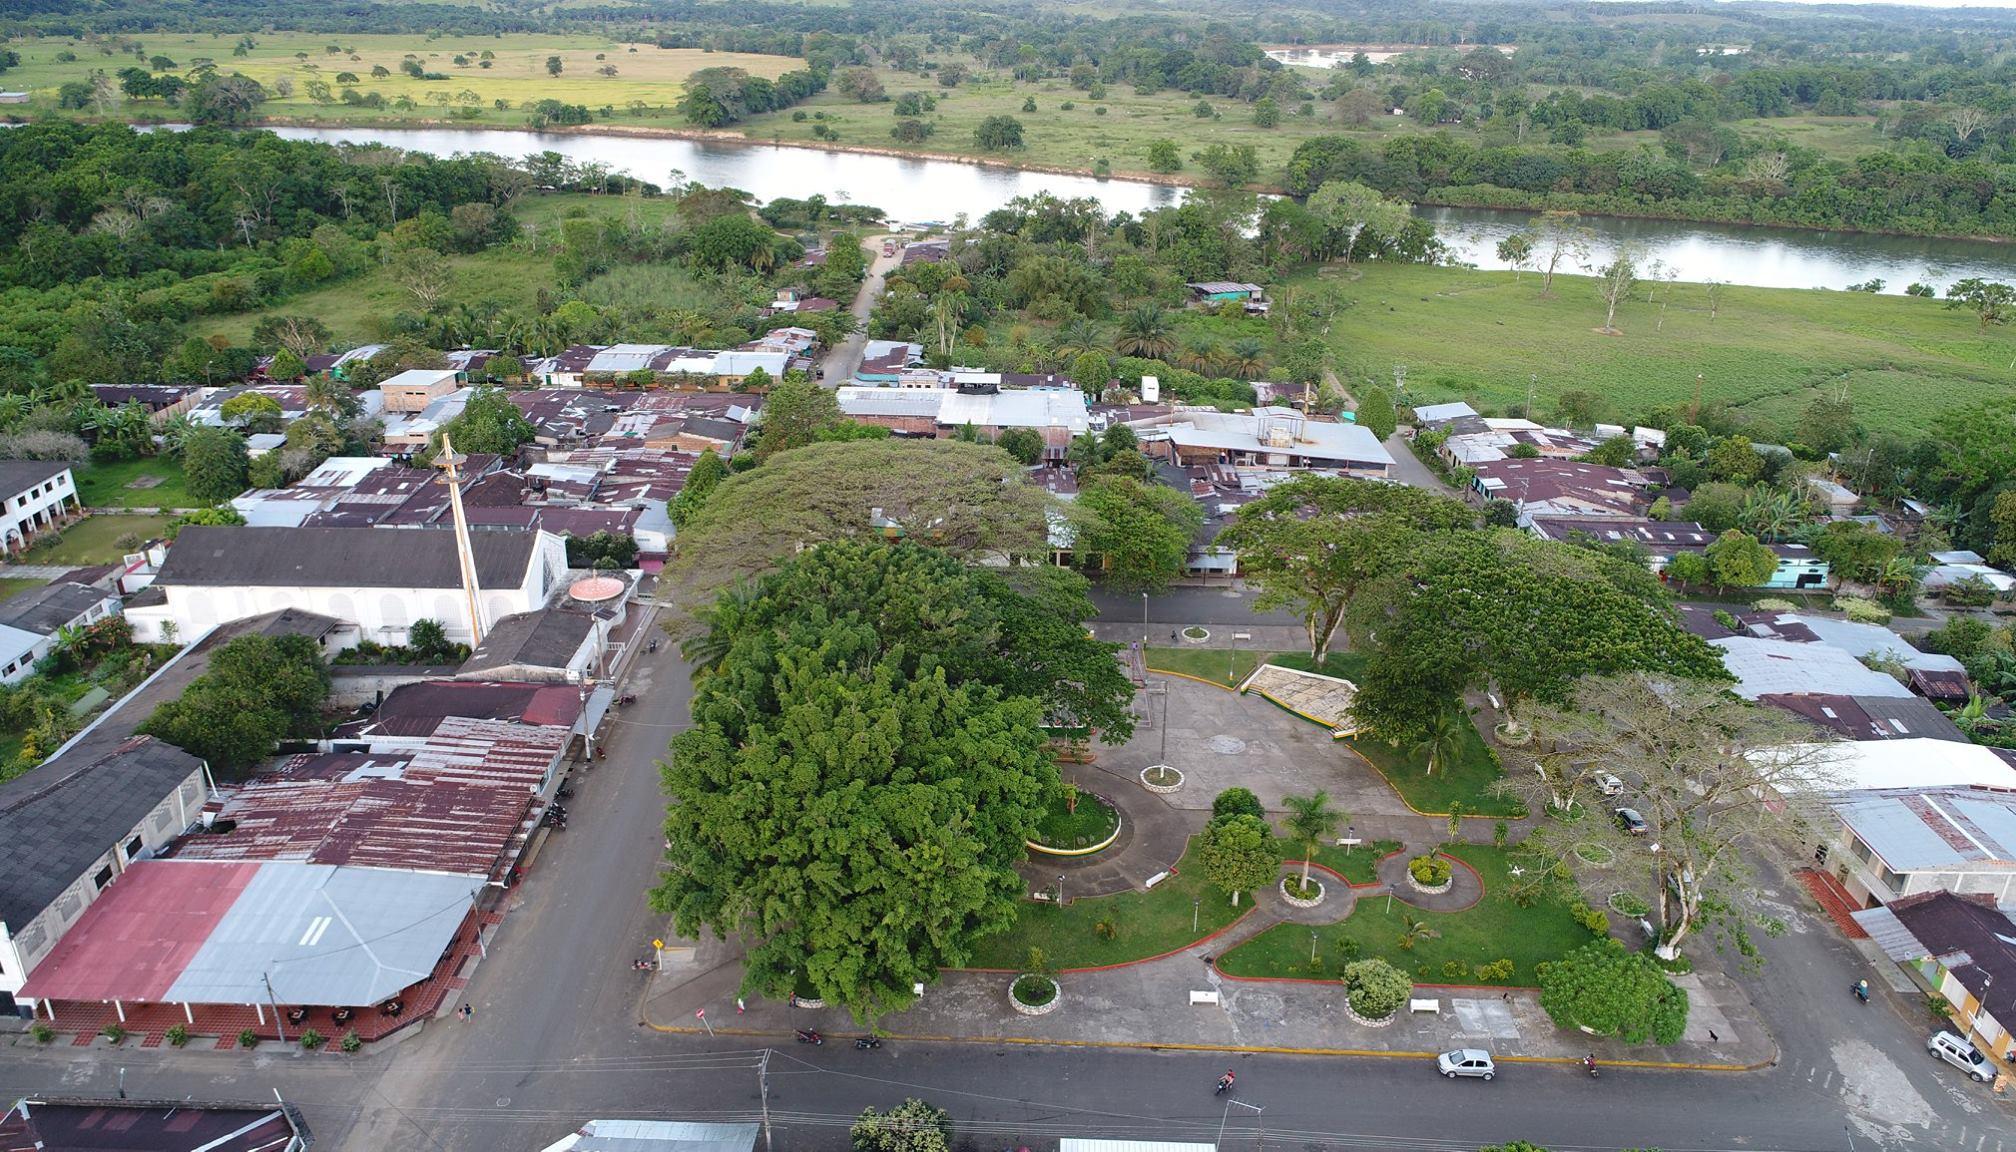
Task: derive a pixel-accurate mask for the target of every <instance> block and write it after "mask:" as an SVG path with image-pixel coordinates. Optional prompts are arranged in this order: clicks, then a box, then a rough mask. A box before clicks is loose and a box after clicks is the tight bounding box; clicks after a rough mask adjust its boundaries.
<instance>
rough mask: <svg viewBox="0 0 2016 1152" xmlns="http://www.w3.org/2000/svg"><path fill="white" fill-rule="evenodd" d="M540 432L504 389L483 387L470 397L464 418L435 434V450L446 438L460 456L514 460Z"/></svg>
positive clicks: (478, 388)
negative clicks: (481, 454)
mask: <svg viewBox="0 0 2016 1152" xmlns="http://www.w3.org/2000/svg"><path fill="white" fill-rule="evenodd" d="M538 431H539V430H538V429H537V428H535V427H533V425H532V421H530V420H528V419H526V418H525V414H524V413H523V412H520V411H519V410H518V406H517V405H516V404H513V403H512V402H511V398H510V397H509V396H507V395H506V394H505V393H504V390H503V389H501V388H496V387H493V386H491V385H488V384H483V385H478V386H477V388H476V391H475V392H474V393H472V394H471V395H470V397H469V403H468V404H467V406H465V407H464V408H463V409H462V413H461V415H459V416H456V417H455V418H454V419H453V420H450V421H448V423H446V424H443V425H442V426H441V429H440V431H437V432H436V433H435V434H434V441H433V447H432V450H433V451H436V452H438V451H440V448H441V438H442V436H444V435H445V436H447V437H448V438H449V442H450V443H452V444H454V445H455V451H457V452H460V453H469V452H494V453H496V454H497V455H499V456H511V455H515V454H516V453H517V451H518V449H519V447H520V446H521V445H523V444H526V443H529V442H530V441H531V439H532V438H533V437H534V436H536V435H538Z"/></svg>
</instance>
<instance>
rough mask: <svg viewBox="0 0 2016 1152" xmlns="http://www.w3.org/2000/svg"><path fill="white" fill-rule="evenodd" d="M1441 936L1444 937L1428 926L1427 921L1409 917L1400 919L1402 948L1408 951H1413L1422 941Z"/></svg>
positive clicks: (1404, 916)
mask: <svg viewBox="0 0 2016 1152" xmlns="http://www.w3.org/2000/svg"><path fill="white" fill-rule="evenodd" d="M1440 935H1442V934H1441V933H1440V932H1437V931H1436V930H1435V929H1433V928H1430V927H1429V926H1428V922H1427V921H1426V920H1417V919H1415V918H1414V917H1412V916H1407V915H1402V916H1401V917H1400V947H1402V948H1405V949H1407V950H1408V951H1409V952H1411V951H1413V950H1414V945H1416V944H1419V943H1420V942H1421V941H1423V940H1433V939H1435V938H1436V937H1437V936H1440Z"/></svg>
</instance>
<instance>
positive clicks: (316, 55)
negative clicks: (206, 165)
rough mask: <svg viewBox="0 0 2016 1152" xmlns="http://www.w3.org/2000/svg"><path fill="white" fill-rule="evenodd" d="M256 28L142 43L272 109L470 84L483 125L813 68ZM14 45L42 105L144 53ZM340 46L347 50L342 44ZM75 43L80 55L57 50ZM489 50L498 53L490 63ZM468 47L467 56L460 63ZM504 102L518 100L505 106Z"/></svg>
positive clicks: (147, 103) (414, 113) (503, 40)
mask: <svg viewBox="0 0 2016 1152" xmlns="http://www.w3.org/2000/svg"><path fill="white" fill-rule="evenodd" d="M252 38H253V41H254V46H253V47H252V48H250V49H249V50H248V51H247V52H246V54H245V55H243V56H236V55H233V50H234V44H235V41H234V40H233V39H232V38H231V37H228V36H143V37H140V41H141V43H142V45H143V46H144V48H145V52H146V56H147V57H149V58H151V57H154V56H166V57H167V58H168V59H169V60H172V61H174V63H175V65H176V67H177V70H178V71H179V70H182V69H187V68H188V67H190V66H191V65H193V64H194V63H196V62H197V61H198V60H209V61H211V62H213V63H214V64H216V66H217V67H218V69H219V70H221V71H224V72H242V73H244V74H245V75H247V76H250V77H252V78H253V79H255V80H257V81H259V82H260V84H262V85H264V86H265V88H266V91H267V93H268V96H269V99H268V100H267V102H266V104H265V106H264V109H263V111H264V114H265V115H266V116H268V117H304V118H305V117H313V118H316V119H327V120H342V121H347V122H353V123H363V124H370V123H394V124H396V123H401V122H413V121H423V120H431V121H438V120H441V119H443V118H444V116H446V115H447V114H449V113H450V112H452V110H453V109H454V108H456V107H460V106H462V105H461V103H459V102H458V99H457V98H458V97H460V96H461V94H462V93H464V92H469V93H473V94H474V97H475V99H474V102H473V103H472V104H469V105H468V106H469V107H471V108H473V109H474V111H475V115H474V117H473V119H471V120H470V121H469V122H470V123H473V124H477V125H485V124H487V125H491V126H496V125H512V126H518V125H522V124H524V122H525V113H524V112H523V111H522V110H521V109H522V108H523V106H524V105H527V104H531V103H534V102H536V101H539V100H548V99H551V100H559V101H562V102H563V103H567V104H583V105H586V106H588V107H589V108H592V109H600V108H602V107H604V106H609V107H612V108H615V109H618V110H623V111H624V112H625V115H626V118H627V117H628V109H629V108H630V107H631V105H632V104H633V102H642V104H644V105H645V106H647V111H646V113H645V114H644V115H642V116H639V117H637V120H638V122H639V123H644V124H660V125H669V124H672V123H674V122H675V121H676V116H675V114H674V113H672V112H671V111H670V109H671V106H672V105H673V104H674V103H675V102H677V101H678V99H679V97H680V95H681V93H682V92H683V90H684V87H685V83H686V78H687V77H688V76H691V75H692V74H693V73H694V72H696V71H698V70H700V69H702V68H712V67H717V66H732V67H736V68H743V69H747V70H748V71H749V72H750V73H751V74H752V75H756V76H771V77H774V76H779V75H782V74H783V73H785V72H789V71H791V70H793V69H795V68H803V67H804V66H805V62H804V61H803V60H799V59H795V58H793V57H789V56H758V55H753V54H747V53H739V52H708V51H704V50H702V49H699V48H659V47H656V46H654V45H650V44H630V43H622V42H618V41H614V40H602V39H596V38H593V37H588V36H567V35H558V34H555V35H513V36H459V37H453V36H444V37H441V38H439V39H428V38H426V37H421V36H350V35H340V36H338V35H327V36H325V35H316V34H309V33H271V34H258V33H255V34H254V35H253V37H252ZM11 46H12V47H13V48H14V50H15V51H16V52H19V53H20V54H21V66H20V67H19V68H16V69H14V70H12V71H10V72H8V73H7V80H6V83H7V86H8V87H10V88H16V89H25V90H27V91H28V92H29V93H30V94H31V96H32V97H33V98H34V104H33V106H34V107H35V108H37V109H48V108H54V107H55V104H56V89H57V87H58V86H59V85H61V84H63V83H64V82H66V81H71V80H83V79H86V78H88V77H89V76H90V74H91V73H92V72H93V71H94V70H99V69H102V70H104V71H106V72H114V73H116V72H117V71H118V70H119V69H121V68H127V67H132V66H134V65H135V64H136V63H138V61H136V60H135V58H134V57H133V56H131V55H118V54H112V55H106V54H102V52H101V49H100V48H99V47H98V46H96V45H91V44H84V43H80V42H78V41H73V40H58V39H53V38H52V39H42V40H16V41H13V42H11ZM331 48H335V49H337V50H336V51H333V52H332V51H330V49H331ZM65 53H67V54H70V55H73V56H75V57H76V59H75V60H69V61H65V60H60V59H58V57H59V56H60V55H62V54H65ZM484 53H489V54H490V58H489V60H488V61H487V63H488V66H487V67H486V66H485V63H486V61H485V59H484ZM408 56H411V57H413V58H414V59H415V60H417V61H418V62H419V64H420V66H421V68H422V69H423V70H424V71H427V72H436V73H441V74H443V75H444V76H446V79H443V80H419V79H414V78H413V77H411V76H409V75H407V74H406V73H404V72H402V71H401V70H400V64H401V63H402V62H404V61H405V59H406V58H407V57H408ZM458 56H459V57H461V58H462V59H463V61H464V62H463V63H461V64H457V63H456V62H455V60H456V57H458ZM549 56H558V57H559V58H560V74H559V75H557V76H555V75H552V74H550V73H549V72H548V71H547V67H546V60H547V58H548V57H549ZM373 67H381V68H384V69H385V70H386V71H387V72H388V73H390V75H387V76H383V77H373V76H372V74H371V70H372V68H373ZM609 67H613V68H615V70H616V74H615V75H613V76H604V75H602V74H601V73H600V71H599V70H600V69H603V68H609ZM346 72H347V73H351V74H353V75H355V76H356V77H357V82H356V83H355V84H354V85H353V84H344V83H338V80H337V77H338V76H339V74H342V73H346ZM283 79H284V80H285V81H286V84H287V86H290V87H291V88H292V94H291V95H287V96H280V95H278V89H279V88H280V87H281V83H280V82H281V81H282V80H283ZM310 81H320V82H322V83H325V84H327V85H329V87H330V89H331V90H332V92H333V93H335V95H334V96H333V97H332V98H331V99H330V101H328V102H320V101H317V100H316V99H314V98H313V97H311V96H310V94H309V88H308V86H309V82H310ZM346 87H354V88H356V89H357V90H358V91H359V92H360V93H372V92H376V93H379V94H381V95H383V96H384V97H385V99H386V100H387V101H388V102H389V101H393V100H396V99H398V98H399V97H400V96H408V97H411V98H412V100H413V101H414V103H415V105H416V107H414V108H413V109H411V110H401V109H397V108H392V107H389V106H388V107H386V108H382V109H374V108H367V107H362V106H359V105H349V104H343V103H340V102H337V101H339V100H340V97H341V93H342V90H343V89H344V88H346ZM443 98H445V99H446V101H447V104H446V105H445V106H444V105H443V103H442V99H443ZM499 100H504V101H507V102H508V103H509V105H510V106H509V107H508V108H504V109H499V108H498V107H497V101H499ZM121 112H122V114H123V115H127V116H151V117H154V118H158V119H165V120H172V119H174V117H175V110H174V109H173V108H170V107H168V106H167V105H166V104H165V103H163V102H161V101H158V100H139V101H129V102H127V103H126V104H125V105H124V107H123V108H122V110H121Z"/></svg>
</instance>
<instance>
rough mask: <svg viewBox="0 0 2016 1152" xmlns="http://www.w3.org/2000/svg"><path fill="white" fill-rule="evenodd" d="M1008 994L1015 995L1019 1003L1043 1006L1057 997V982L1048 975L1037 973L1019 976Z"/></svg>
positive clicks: (1032, 1006) (1036, 1006) (1034, 1006)
mask: <svg viewBox="0 0 2016 1152" xmlns="http://www.w3.org/2000/svg"><path fill="white" fill-rule="evenodd" d="M1008 994H1009V995H1011V996H1013V997H1015V1001H1016V1003H1018V1004H1027V1005H1028V1006H1029V1007H1031V1008H1041V1007H1042V1006H1043V1005H1045V1004H1048V1003H1050V1001H1052V1000H1055V999H1056V998H1057V982H1056V981H1055V980H1052V979H1051V978H1050V977H1048V976H1039V975H1036V974H1035V973H1030V974H1029V975H1027V976H1017V977H1016V978H1015V983H1014V984H1012V985H1010V986H1009V989H1008Z"/></svg>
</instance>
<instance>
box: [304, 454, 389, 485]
mask: <svg viewBox="0 0 2016 1152" xmlns="http://www.w3.org/2000/svg"><path fill="white" fill-rule="evenodd" d="M390 463H392V458H391V457H389V456H331V457H329V458H328V459H327V460H324V461H322V463H320V464H317V465H316V466H315V470H314V471H313V472H310V473H309V474H308V475H306V476H303V477H302V478H301V479H300V481H299V482H297V483H296V484H295V485H294V486H295V487H296V488H355V487H356V486H357V485H358V483H359V482H360V481H362V480H363V479H364V477H366V476H369V475H370V474H371V473H373V472H376V471H377V470H378V469H380V468H383V467H385V466H386V465H388V464H390Z"/></svg>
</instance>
